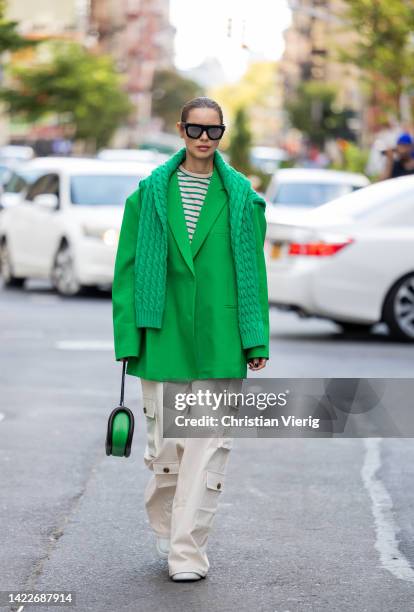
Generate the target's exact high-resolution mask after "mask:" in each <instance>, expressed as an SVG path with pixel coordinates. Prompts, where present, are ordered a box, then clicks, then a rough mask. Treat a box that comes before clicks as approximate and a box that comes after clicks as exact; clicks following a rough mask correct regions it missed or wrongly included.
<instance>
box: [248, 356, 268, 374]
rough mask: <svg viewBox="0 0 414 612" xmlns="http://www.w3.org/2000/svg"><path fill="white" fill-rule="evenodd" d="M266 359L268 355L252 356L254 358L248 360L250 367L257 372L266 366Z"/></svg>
mask: <svg viewBox="0 0 414 612" xmlns="http://www.w3.org/2000/svg"><path fill="white" fill-rule="evenodd" d="M266 361H267V358H266V357H252V359H249V360H248V364H249V368H250V369H251V370H254V371H255V372H256V371H257V370H261V369H262V368H264V367H265V366H266Z"/></svg>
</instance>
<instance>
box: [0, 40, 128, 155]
mask: <svg viewBox="0 0 414 612" xmlns="http://www.w3.org/2000/svg"><path fill="white" fill-rule="evenodd" d="M47 44H48V45H49V47H50V51H51V54H50V59H49V60H48V61H45V62H41V63H37V64H35V65H31V66H27V65H19V66H16V67H14V68H12V73H11V76H12V77H13V84H12V86H10V87H9V88H5V89H3V91H2V92H1V93H0V97H1V98H2V99H3V100H4V101H5V102H6V103H7V104H8V111H9V113H10V114H12V115H14V116H16V115H17V116H20V117H21V118H23V119H26V120H28V121H36V120H37V119H39V118H40V117H43V116H45V115H49V114H57V115H60V116H61V118H64V119H65V122H66V123H67V124H69V125H70V126H71V127H72V130H73V137H74V138H76V139H79V140H84V141H86V142H88V143H89V144H90V145H91V147H90V148H100V147H103V146H105V145H106V144H107V143H108V141H109V140H110V138H111V136H112V134H113V132H114V131H115V129H116V128H117V127H118V126H119V125H120V123H121V122H123V121H124V120H125V119H126V118H127V117H128V115H129V113H130V112H131V110H132V105H131V103H130V101H129V98H128V96H127V94H126V93H125V92H124V91H123V89H122V82H121V77H120V75H119V74H118V73H117V72H116V70H115V68H114V64H113V60H112V58H111V57H109V56H97V55H94V54H92V53H90V52H88V51H87V50H85V49H84V48H83V47H81V46H80V45H78V44H77V43H72V42H71V43H67V42H53V43H47Z"/></svg>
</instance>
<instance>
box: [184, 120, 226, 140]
mask: <svg viewBox="0 0 414 612" xmlns="http://www.w3.org/2000/svg"><path fill="white" fill-rule="evenodd" d="M181 125H182V126H184V128H185V133H186V134H187V136H188V137H189V138H200V136H201V134H202V133H203V132H206V133H207V136H208V137H209V139H210V140H220V138H221V137H222V136H223V134H224V130H225V129H226V126H225V125H222V124H221V125H201V124H200V123H186V122H183V121H181Z"/></svg>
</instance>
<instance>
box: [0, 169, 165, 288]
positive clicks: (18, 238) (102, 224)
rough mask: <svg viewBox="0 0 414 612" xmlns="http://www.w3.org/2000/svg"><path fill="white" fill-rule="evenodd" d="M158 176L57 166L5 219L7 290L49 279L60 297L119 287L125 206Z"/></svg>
mask: <svg viewBox="0 0 414 612" xmlns="http://www.w3.org/2000/svg"><path fill="white" fill-rule="evenodd" d="M44 163H45V164H47V161H46V159H45V161H44ZM153 168H154V166H153V165H148V164H139V163H128V162H123V163H119V162H111V163H109V162H103V161H98V160H94V159H76V158H54V159H50V163H49V165H48V167H46V166H45V167H44V169H43V171H42V173H41V175H40V176H39V178H38V179H37V180H36V181H35V182H34V183H33V184H32V185H31V186H30V188H29V190H28V191H27V193H26V195H25V198H24V199H23V200H21V201H20V202H19V203H17V204H16V205H15V206H11V207H9V208H6V209H5V210H4V211H3V212H2V214H1V215H0V267H1V268H0V269H1V276H2V278H3V281H4V284H5V286H22V285H23V283H24V281H25V279H27V278H45V279H50V280H51V281H52V284H53V286H54V287H55V288H56V289H57V291H58V292H59V293H60V294H62V295H75V294H77V293H79V292H80V291H81V290H82V288H83V287H84V286H97V285H98V286H99V285H109V284H111V283H112V281H113V268H114V263H115V255H116V248H117V243H118V236H119V230H120V227H121V223H122V216H123V208H124V204H125V200H126V198H127V197H128V196H129V195H130V194H131V193H132V192H133V191H135V189H136V188H137V187H138V184H139V181H140V180H141V179H142V178H144V177H145V176H148V175H149V174H150V172H151V171H152V170H153Z"/></svg>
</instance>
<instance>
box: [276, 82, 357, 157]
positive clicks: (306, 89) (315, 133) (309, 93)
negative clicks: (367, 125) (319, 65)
mask: <svg viewBox="0 0 414 612" xmlns="http://www.w3.org/2000/svg"><path fill="white" fill-rule="evenodd" d="M335 98H336V90H335V87H334V86H332V85H327V84H325V83H320V82H317V81H308V82H305V83H302V84H301V85H300V86H299V87H298V90H297V92H296V95H295V99H294V100H292V101H291V102H288V103H287V105H286V110H287V113H288V117H289V120H290V122H291V124H292V125H293V127H295V128H297V129H298V130H299V131H301V132H302V133H303V134H305V135H306V136H307V137H308V139H309V140H310V142H311V143H313V144H315V145H318V146H319V147H323V146H324V144H325V142H326V141H327V140H329V139H331V138H345V139H348V140H351V139H353V138H354V135H353V134H352V132H351V131H350V130H349V128H348V126H347V121H348V119H349V117H350V111H349V110H342V111H336V110H335Z"/></svg>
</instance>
